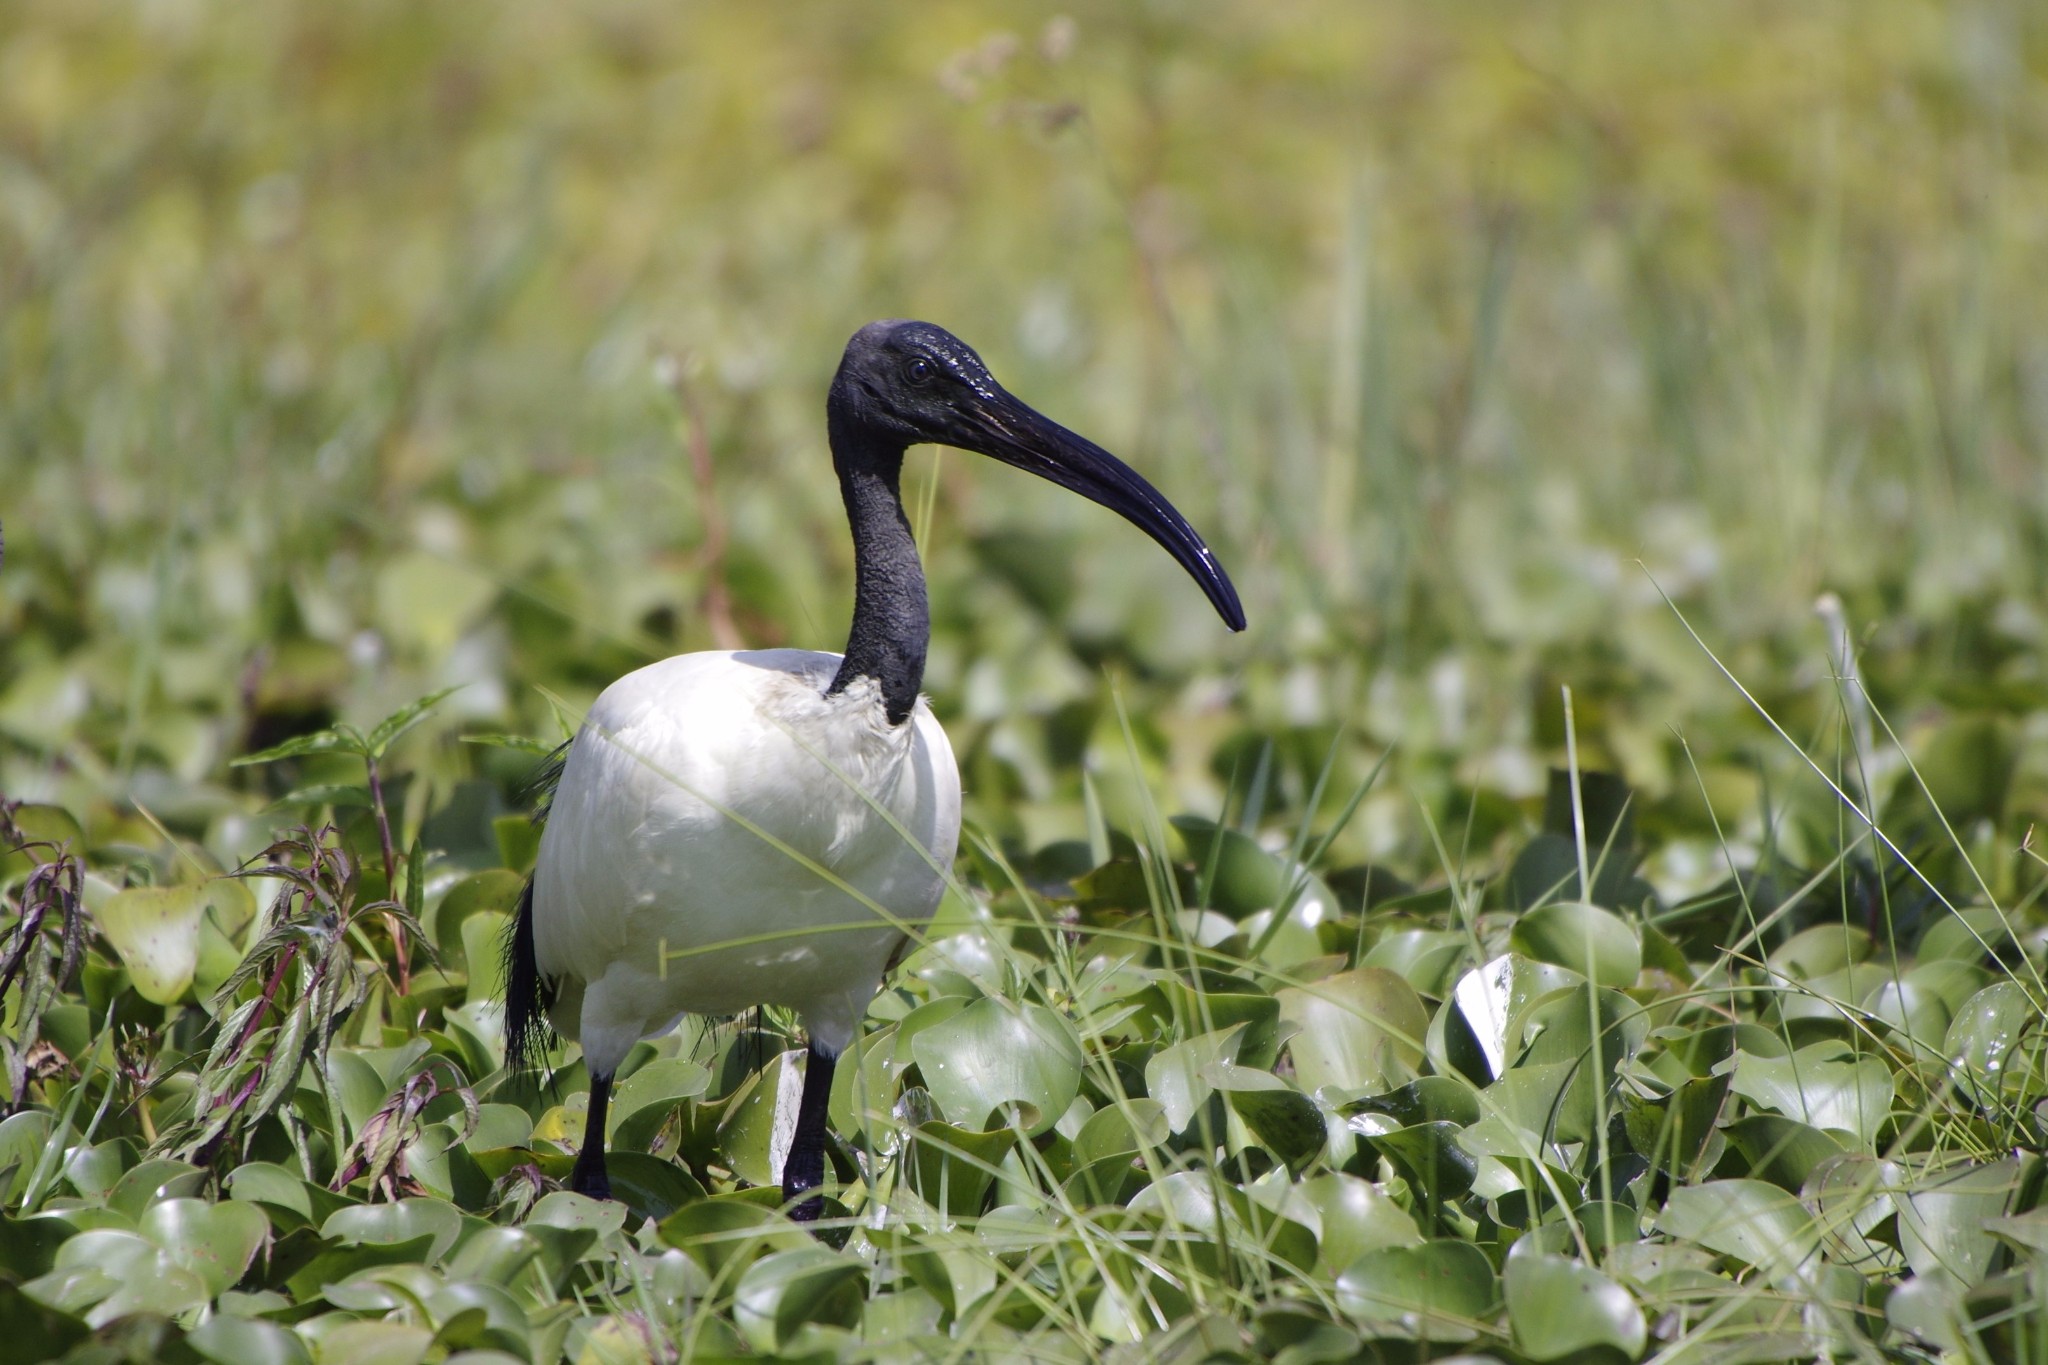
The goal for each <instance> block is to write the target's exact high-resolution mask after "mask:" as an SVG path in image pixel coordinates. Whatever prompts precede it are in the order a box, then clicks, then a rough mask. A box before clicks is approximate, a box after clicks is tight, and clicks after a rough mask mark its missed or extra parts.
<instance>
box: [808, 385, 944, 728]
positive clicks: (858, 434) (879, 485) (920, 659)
mask: <svg viewBox="0 0 2048 1365" xmlns="http://www.w3.org/2000/svg"><path fill="white" fill-rule="evenodd" d="M831 425H832V463H833V464H834V465H835V466H837V467H838V470H839V491H840V495H841V496H842V497H844V498H845V499H846V519H847V521H848V523H849V524H851V526H852V528H853V566H854V569H853V572H854V582H853V629H852V631H851V632H850V633H849V634H848V635H847V639H846V659H845V661H844V662H843V663H841V664H840V665H839V674H838V676H837V677H835V678H833V679H832V685H831V686H830V687H828V688H826V689H825V695H827V696H831V695H832V694H834V693H837V692H844V691H845V690H846V688H847V687H848V685H849V684H851V683H852V682H853V680H854V679H855V678H873V679H874V680H875V682H876V683H877V684H879V685H880V687H881V689H882V706H883V708H884V710H886V711H887V713H888V716H889V723H890V724H891V725H901V724H902V723H903V720H904V718H905V717H906V716H908V715H909V714H910V708H911V707H912V706H914V705H916V704H917V691H918V688H919V687H921V686H922V685H923V683H924V655H925V648H926V646H927V645H929V644H930V642H931V635H932V618H931V609H930V608H929V607H928V606H927V605H926V603H925V596H924V568H923V566H921V565H920V564H919V563H918V561H917V542H916V541H915V540H914V539H913V538H912V537H911V534H910V522H909V520H908V519H906V518H905V517H904V515H903V495H902V492H901V491H900V488H899V484H900V481H901V478H902V475H903V447H902V446H901V445H896V444H893V443H892V442H890V441H888V440H886V439H883V438H878V437H875V436H871V435H868V434H867V433H865V432H862V431H859V430H857V429H856V430H847V429H845V428H844V427H843V426H842V424H840V423H836V422H835V423H832V424H831Z"/></svg>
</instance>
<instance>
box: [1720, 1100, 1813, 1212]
mask: <svg viewBox="0 0 2048 1365" xmlns="http://www.w3.org/2000/svg"><path fill="white" fill-rule="evenodd" d="M1721 1131H1722V1133H1723V1134H1724V1135H1726V1137H1727V1139H1728V1145H1729V1146H1730V1147H1733V1148H1734V1149H1735V1151H1736V1154H1737V1155H1739V1156H1740V1157H1741V1158H1742V1160H1743V1161H1744V1162H1746V1163H1748V1166H1749V1173H1750V1174H1751V1175H1752V1176H1755V1177H1756V1178H1757V1179H1759V1180H1767V1181H1769V1182H1770V1183H1771V1184H1773V1185H1776V1186H1777V1187H1778V1188H1779V1189H1782V1190H1790V1191H1792V1192H1793V1193H1795V1194H1796V1193H1798V1192H1799V1191H1800V1190H1801V1189H1803V1188H1804V1187H1805V1185H1806V1181H1807V1178H1808V1177H1809V1176H1811V1175H1812V1174H1813V1171H1814V1168H1815V1167H1817V1166H1819V1165H1820V1164H1821V1163H1822V1162H1823V1161H1826V1160H1828V1159H1830V1158H1832V1157H1838V1156H1840V1155H1842V1144H1841V1143H1840V1142H1838V1141H1836V1140H1835V1139H1834V1138H1832V1137H1829V1136H1828V1135H1827V1134H1826V1133H1823V1132H1822V1131H1820V1129H1818V1128H1814V1127H1812V1126H1810V1125H1808V1124H1804V1123H1801V1122H1799V1121H1798V1120H1796V1119H1788V1118H1784V1117H1782V1116H1780V1115H1777V1114H1749V1115H1746V1116H1744V1117H1743V1118H1740V1119H1737V1120H1736V1121H1735V1122H1733V1123H1731V1124H1728V1125H1727V1126H1726V1127H1724V1128H1723V1129H1722V1130H1721Z"/></svg>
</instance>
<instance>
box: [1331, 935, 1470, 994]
mask: <svg viewBox="0 0 2048 1365" xmlns="http://www.w3.org/2000/svg"><path fill="white" fill-rule="evenodd" d="M1471 946H1472V940H1471V939H1469V938H1467V937H1466V936H1465V935H1463V934H1454V933H1451V932H1449V931H1447V930H1443V929H1402V930H1399V931H1398V932H1395V933H1391V934H1388V935H1386V936H1385V937H1384V938H1382V939H1381V940H1380V941H1379V942H1377V943H1375V944H1373V946H1372V947H1371V948H1370V949H1368V950H1367V951H1366V954H1365V956H1364V957H1363V958H1362V959H1360V961H1359V965H1360V966H1361V967H1380V968H1384V969H1385V970H1387V971H1390V972H1392V973H1394V975H1396V976H1398V977H1400V978H1401V979H1402V980H1403V981H1406V982H1407V983H1408V984H1409V985H1411V986H1413V987H1414V988H1415V989H1416V990H1417V991H1418V992H1420V993H1421V994H1423V995H1427V996H1432V997H1439V996H1442V995H1443V994H1444V993H1445V991H1446V990H1447V989H1448V988H1449V987H1450V985H1451V982H1452V978H1453V975H1454V974H1455V973H1456V971H1457V969H1458V967H1459V965H1460V964H1461V963H1462V962H1463V961H1464V960H1465V954H1466V952H1467V951H1468V950H1469V949H1470V948H1471Z"/></svg>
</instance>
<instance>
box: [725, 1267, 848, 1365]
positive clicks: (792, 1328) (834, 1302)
mask: <svg viewBox="0 0 2048 1365" xmlns="http://www.w3.org/2000/svg"><path fill="white" fill-rule="evenodd" d="M867 1273H868V1267H867V1263H866V1262H864V1261H860V1260H857V1259H855V1258H854V1257H851V1256H842V1255H840V1254H839V1253H838V1252H836V1251H830V1250H828V1249H826V1248H824V1247H821V1246H807V1247H799V1248H797V1249H795V1250H793V1251H778V1252H775V1253H773V1254H772V1255H768V1256H763V1257H762V1258H761V1259H760V1260H758V1261H756V1262H754V1263H753V1264H752V1265H750V1266H748V1267H747V1269H746V1272H745V1273H744V1274H742V1275H741V1276H740V1281H739V1288H738V1289H737V1290H736V1291H735V1293H734V1295H733V1320H734V1322H735V1323H736V1324H737V1326H738V1327H739V1329H740V1332H741V1334H742V1335H744V1336H745V1337H746V1339H747V1342H748V1344H750V1345H751V1346H753V1347H754V1349H755V1350H758V1351H764V1352H766V1351H776V1350H779V1349H780V1348H781V1347H782V1345H783V1343H785V1342H787V1341H788V1340H789V1339H790V1337H792V1336H793V1335H795V1333H796V1330H797V1329H798V1328H799V1327H801V1326H802V1325H803V1324H805V1323H808V1322H819V1323H826V1324H828V1325H831V1326H836V1327H852V1326H854V1325H855V1324H857V1323H858V1322H859V1321H860V1310H861V1301H862V1298H863V1294H862V1292H861V1290H862V1285H863V1284H864V1283H865V1281H866V1279H867Z"/></svg>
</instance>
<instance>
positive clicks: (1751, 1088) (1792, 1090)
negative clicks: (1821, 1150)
mask: <svg viewBox="0 0 2048 1365" xmlns="http://www.w3.org/2000/svg"><path fill="white" fill-rule="evenodd" d="M1841 1054H1842V1045H1841V1044H1839V1043H1836V1042H1821V1043H1815V1044H1813V1045H1812V1046H1810V1047H1803V1048H1801V1049H1799V1051H1798V1052H1796V1053H1794V1054H1793V1055H1792V1056H1790V1057H1752V1056H1750V1055H1749V1054H1748V1053H1746V1052H1745V1053H1740V1054H1738V1057H1739V1060H1738V1061H1737V1063H1736V1067H1735V1079H1734V1081H1733V1082H1732V1083H1731V1085H1730V1087H1729V1088H1730V1089H1732V1090H1733V1091H1734V1092H1735V1093H1736V1094H1738V1095H1740V1096H1742V1097H1743V1098H1744V1099H1746V1100H1748V1101H1749V1102H1750V1103H1751V1104H1754V1105H1757V1106H1758V1107H1760V1108H1763V1109H1770V1110H1774V1111H1776V1112H1777V1113H1780V1114H1783V1115H1785V1116H1786V1117H1787V1118H1791V1119H1797V1120H1798V1121H1800V1122H1801V1123H1805V1124H1809V1125H1811V1126H1812V1127H1815V1128H1835V1129H1840V1130H1842V1131H1844V1132H1849V1133H1854V1134H1856V1135H1857V1136H1858V1137H1860V1138H1862V1139H1863V1140H1864V1141H1865V1142H1871V1141H1874V1140H1875V1139H1876V1137H1877V1130H1878V1128H1879V1126H1880V1125H1882V1124H1883V1123H1884V1121H1885V1118H1886V1116H1887V1115H1888V1114H1889V1113H1890V1112H1891V1103H1892V1073H1891V1068H1890V1067H1888V1066H1886V1065H1885V1064H1884V1063H1883V1062H1881V1061H1879V1060H1878V1059H1877V1058H1875V1057H1866V1058H1864V1059H1862V1060H1860V1061H1853V1062H1852V1061H1846V1060H1843V1059H1842V1056H1841Z"/></svg>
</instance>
